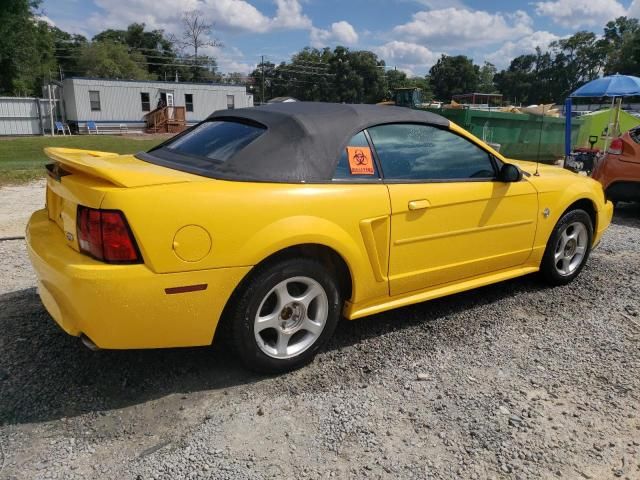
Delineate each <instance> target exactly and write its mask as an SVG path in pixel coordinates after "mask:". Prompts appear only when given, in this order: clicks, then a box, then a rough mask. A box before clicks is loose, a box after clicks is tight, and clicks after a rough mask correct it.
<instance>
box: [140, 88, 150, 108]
mask: <svg viewBox="0 0 640 480" xmlns="http://www.w3.org/2000/svg"><path fill="white" fill-rule="evenodd" d="M140 103H141V106H142V111H143V112H149V111H150V110H151V99H150V98H149V92H140Z"/></svg>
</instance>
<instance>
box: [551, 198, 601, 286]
mask: <svg viewBox="0 0 640 480" xmlns="http://www.w3.org/2000/svg"><path fill="white" fill-rule="evenodd" d="M592 241H593V224H592V222H591V217H590V216H589V214H588V213H587V212H585V211H584V210H571V211H569V212H567V213H565V214H564V215H563V217H562V218H561V219H560V220H559V221H558V223H557V225H556V226H555V228H554V229H553V232H552V233H551V237H550V238H549V242H548V243H547V248H546V250H545V253H544V257H543V258H542V263H541V265H540V273H541V274H542V276H543V277H544V279H545V280H546V281H547V282H549V283H550V284H552V285H565V284H567V283H569V282H571V281H572V280H573V279H574V278H576V277H577V276H578V274H579V273H580V271H581V270H582V268H583V267H584V264H585V263H586V262H587V259H588V258H589V253H591V243H592Z"/></svg>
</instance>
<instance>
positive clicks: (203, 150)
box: [154, 120, 266, 162]
mask: <svg viewBox="0 0 640 480" xmlns="http://www.w3.org/2000/svg"><path fill="white" fill-rule="evenodd" d="M265 130H266V129H265V127H263V126H260V125H257V124H247V123H240V122H231V121H226V120H214V121H210V122H205V123H202V124H200V125H198V126H197V127H195V128H194V129H193V130H190V131H188V132H186V133H185V134H183V135H180V136H178V137H177V138H176V139H175V140H173V141H169V142H168V143H165V144H164V145H163V146H162V147H161V148H160V151H161V150H168V151H169V152H171V153H174V154H183V155H188V156H192V157H200V158H206V159H209V160H212V161H214V162H226V161H227V160H229V159H230V158H231V157H233V156H234V155H235V154H236V153H238V152H239V151H240V150H242V149H243V148H244V147H246V146H247V145H249V144H250V143H251V142H253V141H254V140H255V139H256V138H258V137H259V136H260V135H262V134H263V133H264V132H265ZM154 153H158V151H156V152H154Z"/></svg>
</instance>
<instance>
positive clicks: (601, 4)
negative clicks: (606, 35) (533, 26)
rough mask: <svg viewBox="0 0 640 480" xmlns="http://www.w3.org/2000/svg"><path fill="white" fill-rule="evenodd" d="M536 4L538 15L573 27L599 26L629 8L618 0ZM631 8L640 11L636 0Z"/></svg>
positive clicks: (624, 13) (583, 0)
mask: <svg viewBox="0 0 640 480" xmlns="http://www.w3.org/2000/svg"><path fill="white" fill-rule="evenodd" d="M534 5H535V7H536V13H537V14H538V15H541V16H545V17H549V18H550V19H551V20H552V21H553V22H554V23H557V24H558V25H562V26H563V27H567V28H573V29H575V28H578V27H581V26H586V27H599V26H602V25H604V23H605V22H607V21H608V20H612V19H614V18H616V17H619V16H622V15H626V14H627V10H626V9H625V8H624V7H623V6H622V4H620V2H618V1H617V0H589V1H585V0H552V1H547V2H536V3H535V4H534ZM634 5H635V6H634ZM629 10H630V11H631V10H633V11H635V12H636V14H637V13H640V12H638V10H640V8H638V5H637V4H636V0H634V2H633V3H632V5H631V7H630V8H629Z"/></svg>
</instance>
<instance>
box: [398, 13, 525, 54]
mask: <svg viewBox="0 0 640 480" xmlns="http://www.w3.org/2000/svg"><path fill="white" fill-rule="evenodd" d="M532 23H533V22H532V20H531V17H529V15H527V13H526V12H524V11H522V10H517V11H515V12H514V13H509V14H503V13H489V12H486V11H482V10H469V9H466V8H455V7H450V8H444V9H440V10H429V11H421V12H417V13H415V14H414V15H413V18H412V20H411V21H410V22H408V23H405V24H403V25H398V26H396V27H395V28H394V29H393V31H394V33H396V34H399V35H402V36H403V37H405V38H406V39H407V40H409V41H413V42H425V43H428V44H429V45H430V46H431V45H433V46H437V47H446V48H468V47H469V46H473V47H478V46H484V45H490V44H494V43H498V42H502V41H508V40H512V39H513V38H519V37H523V36H525V35H528V34H531V33H532V32H533V28H532Z"/></svg>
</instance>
